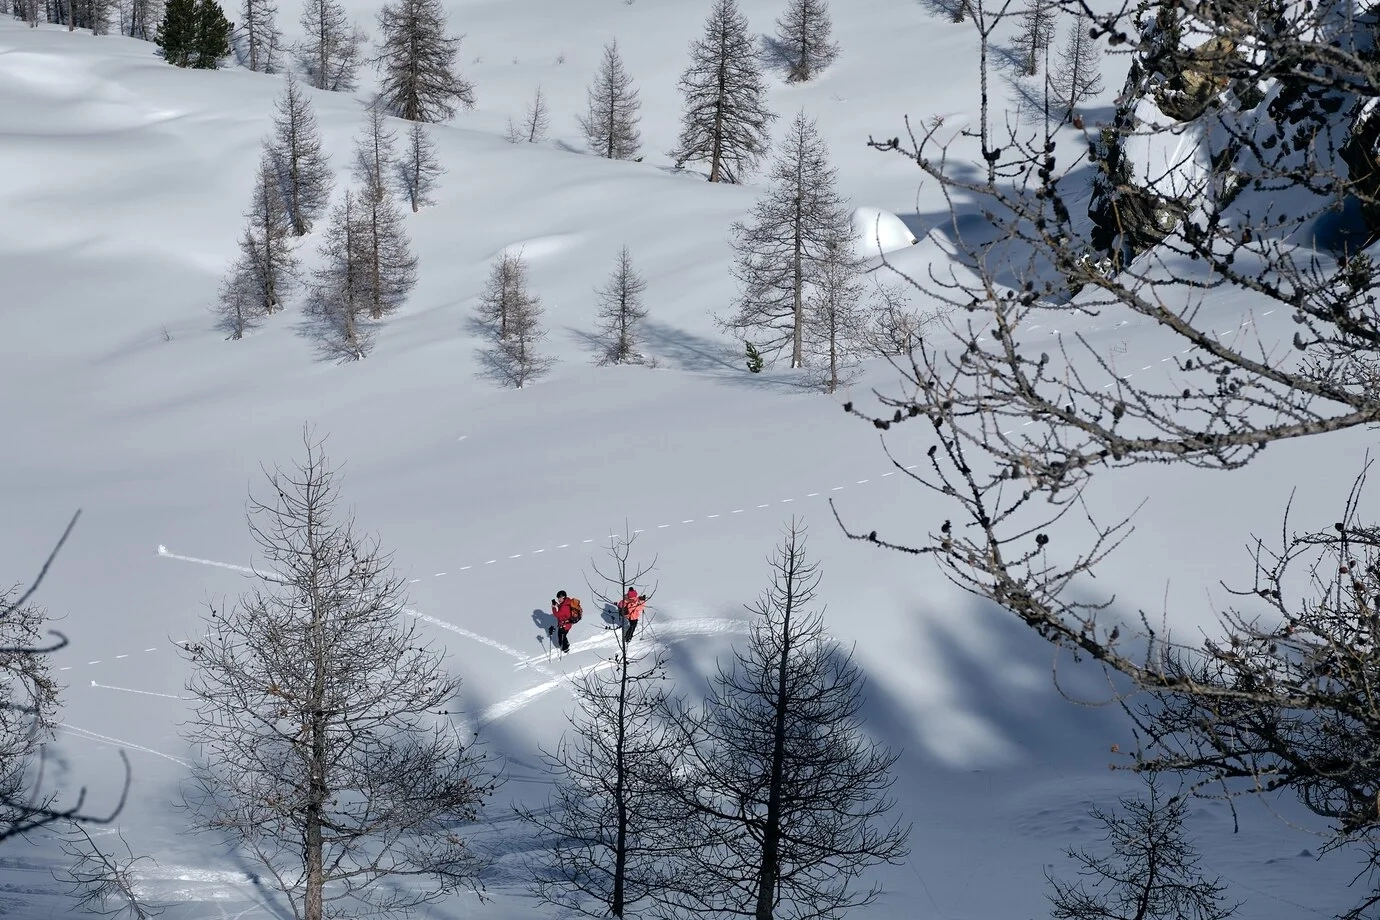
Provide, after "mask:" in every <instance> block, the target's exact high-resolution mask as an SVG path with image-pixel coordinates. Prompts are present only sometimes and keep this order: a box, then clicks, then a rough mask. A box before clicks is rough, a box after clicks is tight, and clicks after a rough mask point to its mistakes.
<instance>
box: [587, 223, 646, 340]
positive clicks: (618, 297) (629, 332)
mask: <svg viewBox="0 0 1380 920" xmlns="http://www.w3.org/2000/svg"><path fill="white" fill-rule="evenodd" d="M646 290H647V282H646V280H645V279H643V278H642V277H641V276H639V275H638V274H637V272H636V271H635V270H634V269H633V264H632V254H631V253H630V252H628V247H627V246H624V247H623V248H622V250H620V251H619V253H618V266H617V267H616V268H615V269H614V270H613V274H612V275H610V276H609V280H608V283H607V284H605V285H604V287H603V288H602V289H601V290H600V291H599V292H598V294H599V339H600V342H601V343H602V344H603V346H604V354H603V355H602V356H601V357H600V360H599V363H600V364H631V363H635V362H639V361H641V360H642V358H641V355H639V354H638V353H637V342H638V334H639V332H640V331H641V325H642V321H643V320H645V319H646V318H647V309H646V307H644V306H643V305H642V295H643V293H645V292H646Z"/></svg>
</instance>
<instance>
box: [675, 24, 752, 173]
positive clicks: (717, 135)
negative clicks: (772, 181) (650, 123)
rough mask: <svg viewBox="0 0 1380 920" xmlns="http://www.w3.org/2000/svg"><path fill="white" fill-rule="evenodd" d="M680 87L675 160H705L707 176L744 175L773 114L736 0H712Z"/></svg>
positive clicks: (682, 161)
mask: <svg viewBox="0 0 1380 920" xmlns="http://www.w3.org/2000/svg"><path fill="white" fill-rule="evenodd" d="M680 91H681V93H682V95H684V97H685V114H684V115H683V117H682V121H681V131H680V139H679V141H677V143H676V147H675V149H674V150H672V151H671V154H670V156H671V157H672V159H674V160H675V161H676V165H677V166H678V167H679V166H683V165H685V164H686V163H687V162H690V161H692V160H696V161H707V162H708V163H709V181H710V182H739V181H741V180H742V179H744V178H745V177H746V175H747V174H748V173H749V172H751V171H752V170H753V169H754V168H755V167H756V165H757V163H758V162H759V161H760V160H761V159H762V157H764V156H765V155H766V152H767V146H768V144H769V142H770V139H769V136H768V133H767V132H768V129H769V128H770V127H771V123H772V121H773V120H774V119H775V118H776V116H775V115H773V114H772V113H771V112H770V111H768V110H767V103H766V95H767V85H766V81H765V80H764V79H763V77H762V67H761V63H760V62H759V60H758V54H757V48H756V47H755V46H754V44H753V41H752V37H751V35H749V33H748V21H747V17H745V16H744V15H743V14H742V13H741V12H739V10H738V4H737V0H714V7H713V10H712V11H711V12H710V14H709V20H708V21H707V22H706V23H705V26H704V37H703V38H701V39H699V40H697V41H696V42H695V43H694V44H692V45H691V46H690V66H689V67H687V68H686V70H685V73H684V74H683V75H682V76H681V78H680Z"/></svg>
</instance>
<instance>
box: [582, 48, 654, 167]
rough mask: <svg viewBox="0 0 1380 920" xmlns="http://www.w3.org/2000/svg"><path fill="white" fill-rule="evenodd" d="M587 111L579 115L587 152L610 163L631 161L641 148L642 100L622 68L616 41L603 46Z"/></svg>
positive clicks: (621, 59) (591, 87)
mask: <svg viewBox="0 0 1380 920" xmlns="http://www.w3.org/2000/svg"><path fill="white" fill-rule="evenodd" d="M588 96H589V99H588V109H587V110H586V112H585V114H584V115H581V116H579V122H580V129H581V130H582V131H584V133H585V140H586V141H587V142H588V143H589V149H590V150H591V151H593V152H594V153H597V154H598V155H599V156H601V157H608V158H609V159H610V160H631V159H632V158H633V157H635V156H637V151H638V149H639V148H640V147H641V145H642V132H641V130H640V129H639V128H638V123H639V122H640V120H641V117H642V116H641V109H642V100H641V99H639V98H638V92H637V88H636V87H635V86H633V82H632V77H631V76H630V75H629V74H628V72H627V70H626V69H625V68H624V66H623V56H622V55H621V54H619V53H618V42H617V41H611V42H609V43H608V44H607V45H605V46H604V56H603V57H602V58H601V59H600V60H599V72H598V73H597V74H595V76H594V82H593V83H592V84H590V87H589V93H588Z"/></svg>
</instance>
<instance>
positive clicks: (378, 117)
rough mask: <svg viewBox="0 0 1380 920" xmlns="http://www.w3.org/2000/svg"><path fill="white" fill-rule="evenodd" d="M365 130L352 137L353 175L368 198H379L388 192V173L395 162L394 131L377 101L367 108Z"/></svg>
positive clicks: (395, 138)
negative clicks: (354, 138) (353, 150)
mask: <svg viewBox="0 0 1380 920" xmlns="http://www.w3.org/2000/svg"><path fill="white" fill-rule="evenodd" d="M368 112H369V115H368V121H366V122H365V124H364V133H363V134H361V135H360V137H359V139H358V140H356V141H355V164H354V170H353V172H354V177H355V180H356V181H357V182H359V184H360V186H361V190H362V192H363V193H364V194H365V195H367V196H368V198H369V200H371V201H382V200H383V198H384V196H385V195H387V194H388V177H389V174H390V172H391V170H392V168H393V165H394V163H395V158H396V154H395V153H394V150H393V145H394V143H395V142H396V141H397V135H396V134H394V133H393V132H392V131H391V130H389V128H388V122H387V121H385V119H384V114H383V110H382V109H381V108H380V107H379V106H378V105H377V103H376V104H374V105H371V106H370V107H369V109H368Z"/></svg>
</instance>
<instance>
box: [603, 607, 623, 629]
mask: <svg viewBox="0 0 1380 920" xmlns="http://www.w3.org/2000/svg"><path fill="white" fill-rule="evenodd" d="M600 617H602V619H603V621H604V628H605V629H617V628H618V627H620V626H622V625H623V615H622V614H621V613H619V612H618V605H617V604H605V605H604V609H603V611H601V613H600Z"/></svg>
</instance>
